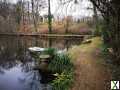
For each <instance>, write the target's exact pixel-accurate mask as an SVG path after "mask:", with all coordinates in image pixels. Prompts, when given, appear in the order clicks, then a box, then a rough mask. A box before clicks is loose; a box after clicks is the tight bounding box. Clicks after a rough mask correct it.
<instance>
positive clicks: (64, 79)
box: [52, 71, 73, 90]
mask: <svg viewBox="0 0 120 90" xmlns="http://www.w3.org/2000/svg"><path fill="white" fill-rule="evenodd" d="M72 82H73V72H68V71H64V72H62V73H61V74H58V77H57V78H56V79H55V80H53V82H52V86H53V90H68V89H69V86H70V85H71V84H72Z"/></svg>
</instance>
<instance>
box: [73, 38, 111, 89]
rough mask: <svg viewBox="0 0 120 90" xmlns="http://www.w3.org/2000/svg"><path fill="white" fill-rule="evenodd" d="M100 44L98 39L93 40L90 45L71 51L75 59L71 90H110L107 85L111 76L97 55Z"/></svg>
mask: <svg viewBox="0 0 120 90" xmlns="http://www.w3.org/2000/svg"><path fill="white" fill-rule="evenodd" d="M100 43H101V42H100V38H95V39H93V40H92V43H91V44H88V45H85V46H84V45H83V46H80V47H74V48H72V49H71V50H72V54H73V55H74V54H75V57H76V60H75V61H74V65H75V82H74V84H73V86H72V89H71V90H110V89H108V86H109V85H110V84H109V85H107V84H108V83H110V82H109V81H110V80H111V74H110V72H109V70H108V68H107V67H106V66H105V64H103V59H102V57H100V56H99V54H98V53H99V48H98V46H99V44H100ZM73 49H75V50H76V51H74V50H73Z"/></svg>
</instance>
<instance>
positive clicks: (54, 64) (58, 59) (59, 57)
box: [48, 54, 73, 73]
mask: <svg viewBox="0 0 120 90" xmlns="http://www.w3.org/2000/svg"><path fill="white" fill-rule="evenodd" d="M48 68H49V70H51V71H52V72H58V73H62V72H63V71H64V70H68V71H69V70H71V68H73V65H72V63H71V62H70V58H69V57H68V55H64V54H56V55H55V56H54V58H53V59H52V60H51V63H50V64H49V66H48Z"/></svg>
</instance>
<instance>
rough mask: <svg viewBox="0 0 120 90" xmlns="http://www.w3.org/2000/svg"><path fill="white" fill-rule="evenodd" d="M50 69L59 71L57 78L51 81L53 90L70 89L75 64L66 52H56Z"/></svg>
mask: <svg viewBox="0 0 120 90" xmlns="http://www.w3.org/2000/svg"><path fill="white" fill-rule="evenodd" d="M48 68H49V70H51V71H52V72H55V73H57V78H56V79H55V80H53V81H52V82H51V85H52V87H53V88H52V89H53V90H68V89H69V86H70V85H71V83H72V81H73V64H72V63H71V61H70V58H69V56H68V55H66V54H56V55H55V56H54V58H53V59H52V60H51V62H50V64H49V66H48Z"/></svg>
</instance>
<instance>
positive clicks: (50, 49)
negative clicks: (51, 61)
mask: <svg viewBox="0 0 120 90" xmlns="http://www.w3.org/2000/svg"><path fill="white" fill-rule="evenodd" d="M44 54H48V55H50V56H54V55H55V54H56V49H54V48H47V49H45V51H44Z"/></svg>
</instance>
